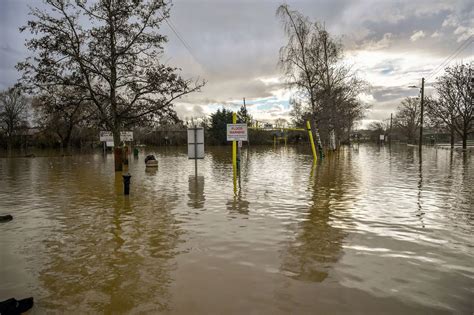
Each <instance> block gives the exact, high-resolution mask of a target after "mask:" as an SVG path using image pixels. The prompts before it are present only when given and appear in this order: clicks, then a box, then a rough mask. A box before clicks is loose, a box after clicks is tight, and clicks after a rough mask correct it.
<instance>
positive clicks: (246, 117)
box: [244, 97, 250, 153]
mask: <svg viewBox="0 0 474 315" xmlns="http://www.w3.org/2000/svg"><path fill="white" fill-rule="evenodd" d="M244 110H245V123H246V124H248V123H249V121H248V116H249V114H248V112H247V106H246V105H245V97H244ZM247 149H250V137H248V139H247ZM248 152H249V150H247V153H248Z"/></svg>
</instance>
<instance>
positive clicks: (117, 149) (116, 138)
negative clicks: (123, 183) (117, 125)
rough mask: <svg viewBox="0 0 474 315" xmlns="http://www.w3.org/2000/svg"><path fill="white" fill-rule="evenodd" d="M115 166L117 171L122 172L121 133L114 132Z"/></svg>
mask: <svg viewBox="0 0 474 315" xmlns="http://www.w3.org/2000/svg"><path fill="white" fill-rule="evenodd" d="M113 135H114V165H115V171H116V172H121V171H122V147H121V146H120V131H119V130H114V131H113Z"/></svg>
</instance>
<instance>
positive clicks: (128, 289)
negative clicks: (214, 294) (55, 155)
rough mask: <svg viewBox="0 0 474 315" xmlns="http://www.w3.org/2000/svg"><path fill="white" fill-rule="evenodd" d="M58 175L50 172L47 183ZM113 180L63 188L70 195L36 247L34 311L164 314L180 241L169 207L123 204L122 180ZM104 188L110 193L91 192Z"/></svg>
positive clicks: (153, 199)
mask: <svg viewBox="0 0 474 315" xmlns="http://www.w3.org/2000/svg"><path fill="white" fill-rule="evenodd" d="M81 173H82V174H83V175H82V176H84V173H85V175H87V174H88V173H89V172H88V171H85V170H80V171H79V172H77V173H76V175H77V176H78V177H79V178H80V174H81ZM60 174H61V171H60V170H59V169H58V171H57V172H49V183H54V182H55V181H56V179H55V178H61V176H60ZM112 176H114V177H112V178H113V180H112V182H110V179H111V177H105V178H103V179H102V180H100V179H99V178H95V180H96V182H95V183H93V184H92V183H91V182H90V181H87V180H86V181H83V180H78V181H74V182H71V183H70V184H71V186H70V187H68V188H67V189H68V190H69V191H74V192H75V193H74V194H71V195H68V196H67V200H66V202H63V203H62V205H61V206H60V207H59V208H58V209H57V211H56V212H55V213H54V214H53V217H52V218H51V219H52V220H54V226H55V228H54V229H53V230H52V231H51V233H50V234H49V236H48V237H46V238H44V240H43V242H42V243H43V244H42V247H43V248H44V251H43V253H42V254H43V259H44V263H43V264H42V265H40V266H39V267H40V270H39V280H40V281H41V283H42V285H41V287H42V290H43V294H41V295H40V296H39V298H38V305H39V307H40V308H45V309H54V310H60V311H61V312H67V313H74V312H76V313H77V312H79V313H90V312H95V311H97V310H102V311H103V312H104V313H109V314H113V313H123V312H132V311H133V312H156V311H164V310H167V309H168V302H169V299H170V297H169V293H168V287H169V284H170V282H171V281H172V280H171V275H170V272H171V270H172V269H174V263H173V261H172V260H173V258H174V257H175V256H176V254H177V253H178V251H177V250H176V246H177V244H178V242H179V237H180V235H181V232H180V229H179V227H178V226H177V224H176V222H175V219H174V217H173V215H172V214H171V213H170V210H169V206H170V204H169V202H168V201H167V200H166V199H165V198H160V197H157V196H152V195H148V194H147V195H145V196H134V195H133V194H132V195H131V196H130V197H129V196H125V197H124V196H123V184H122V176H121V174H120V173H117V174H116V175H112ZM98 179H99V180H98ZM132 181H133V177H132ZM137 181H138V179H137ZM132 183H133V182H132ZM110 184H112V185H110ZM91 186H92V187H91ZM107 186H109V187H110V186H111V188H112V187H113V189H111V190H107V189H98V187H102V188H104V187H107ZM49 193H50V194H51V195H52V196H54V194H53V193H52V192H49ZM134 193H135V195H136V194H137V193H138V192H137V190H135V191H134Z"/></svg>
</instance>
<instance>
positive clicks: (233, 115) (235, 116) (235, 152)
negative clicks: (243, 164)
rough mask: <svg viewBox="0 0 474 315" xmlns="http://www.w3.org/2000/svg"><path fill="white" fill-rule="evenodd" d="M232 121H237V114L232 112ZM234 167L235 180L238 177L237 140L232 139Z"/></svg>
mask: <svg viewBox="0 0 474 315" xmlns="http://www.w3.org/2000/svg"><path fill="white" fill-rule="evenodd" d="M232 123H233V124H236V123H237V114H236V113H232ZM232 168H233V170H234V181H235V180H236V178H237V141H232Z"/></svg>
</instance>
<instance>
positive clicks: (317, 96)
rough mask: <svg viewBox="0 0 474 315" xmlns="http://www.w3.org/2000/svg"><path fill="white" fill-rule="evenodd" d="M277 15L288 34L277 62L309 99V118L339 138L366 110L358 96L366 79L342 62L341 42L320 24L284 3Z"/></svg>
mask: <svg viewBox="0 0 474 315" xmlns="http://www.w3.org/2000/svg"><path fill="white" fill-rule="evenodd" d="M277 15H278V16H279V17H280V18H281V19H282V22H283V27H284V31H285V33H286V35H287V36H288V43H287V44H286V46H283V47H282V48H281V49H280V60H279V65H280V67H281V69H282V70H283V71H284V74H285V76H286V78H287V82H288V84H289V86H291V87H295V88H296V89H297V90H298V91H299V98H300V99H305V100H307V101H308V103H309V112H310V114H311V116H312V120H313V122H314V123H316V124H317V126H318V127H319V128H320V129H321V130H322V131H323V133H325V134H326V135H329V133H330V132H331V131H334V132H335V133H336V134H337V137H338V138H340V137H341V136H342V133H344V132H347V136H348V135H349V133H350V129H351V128H352V125H353V123H354V121H355V120H357V119H360V118H361V117H362V116H363V112H364V110H365V107H364V106H363V104H362V103H361V102H360V100H359V98H358V95H359V93H360V92H361V91H362V90H363V88H365V82H363V81H362V80H360V79H358V78H357V77H356V76H355V74H354V73H353V72H352V71H351V69H350V67H347V66H346V65H344V64H343V62H342V59H343V49H342V44H341V43H340V41H338V40H335V39H334V38H333V37H331V36H330V34H329V33H328V32H327V30H326V29H325V27H324V26H323V25H322V24H320V23H318V22H312V21H310V20H309V18H307V17H305V16H303V15H302V14H301V13H299V12H298V11H294V10H290V8H289V7H288V5H286V4H283V5H280V6H279V7H278V9H277ZM298 105H301V104H298ZM297 110H298V111H300V109H297ZM305 112H306V111H305ZM294 114H296V112H294ZM302 114H306V113H303V112H302ZM296 120H298V119H296Z"/></svg>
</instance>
